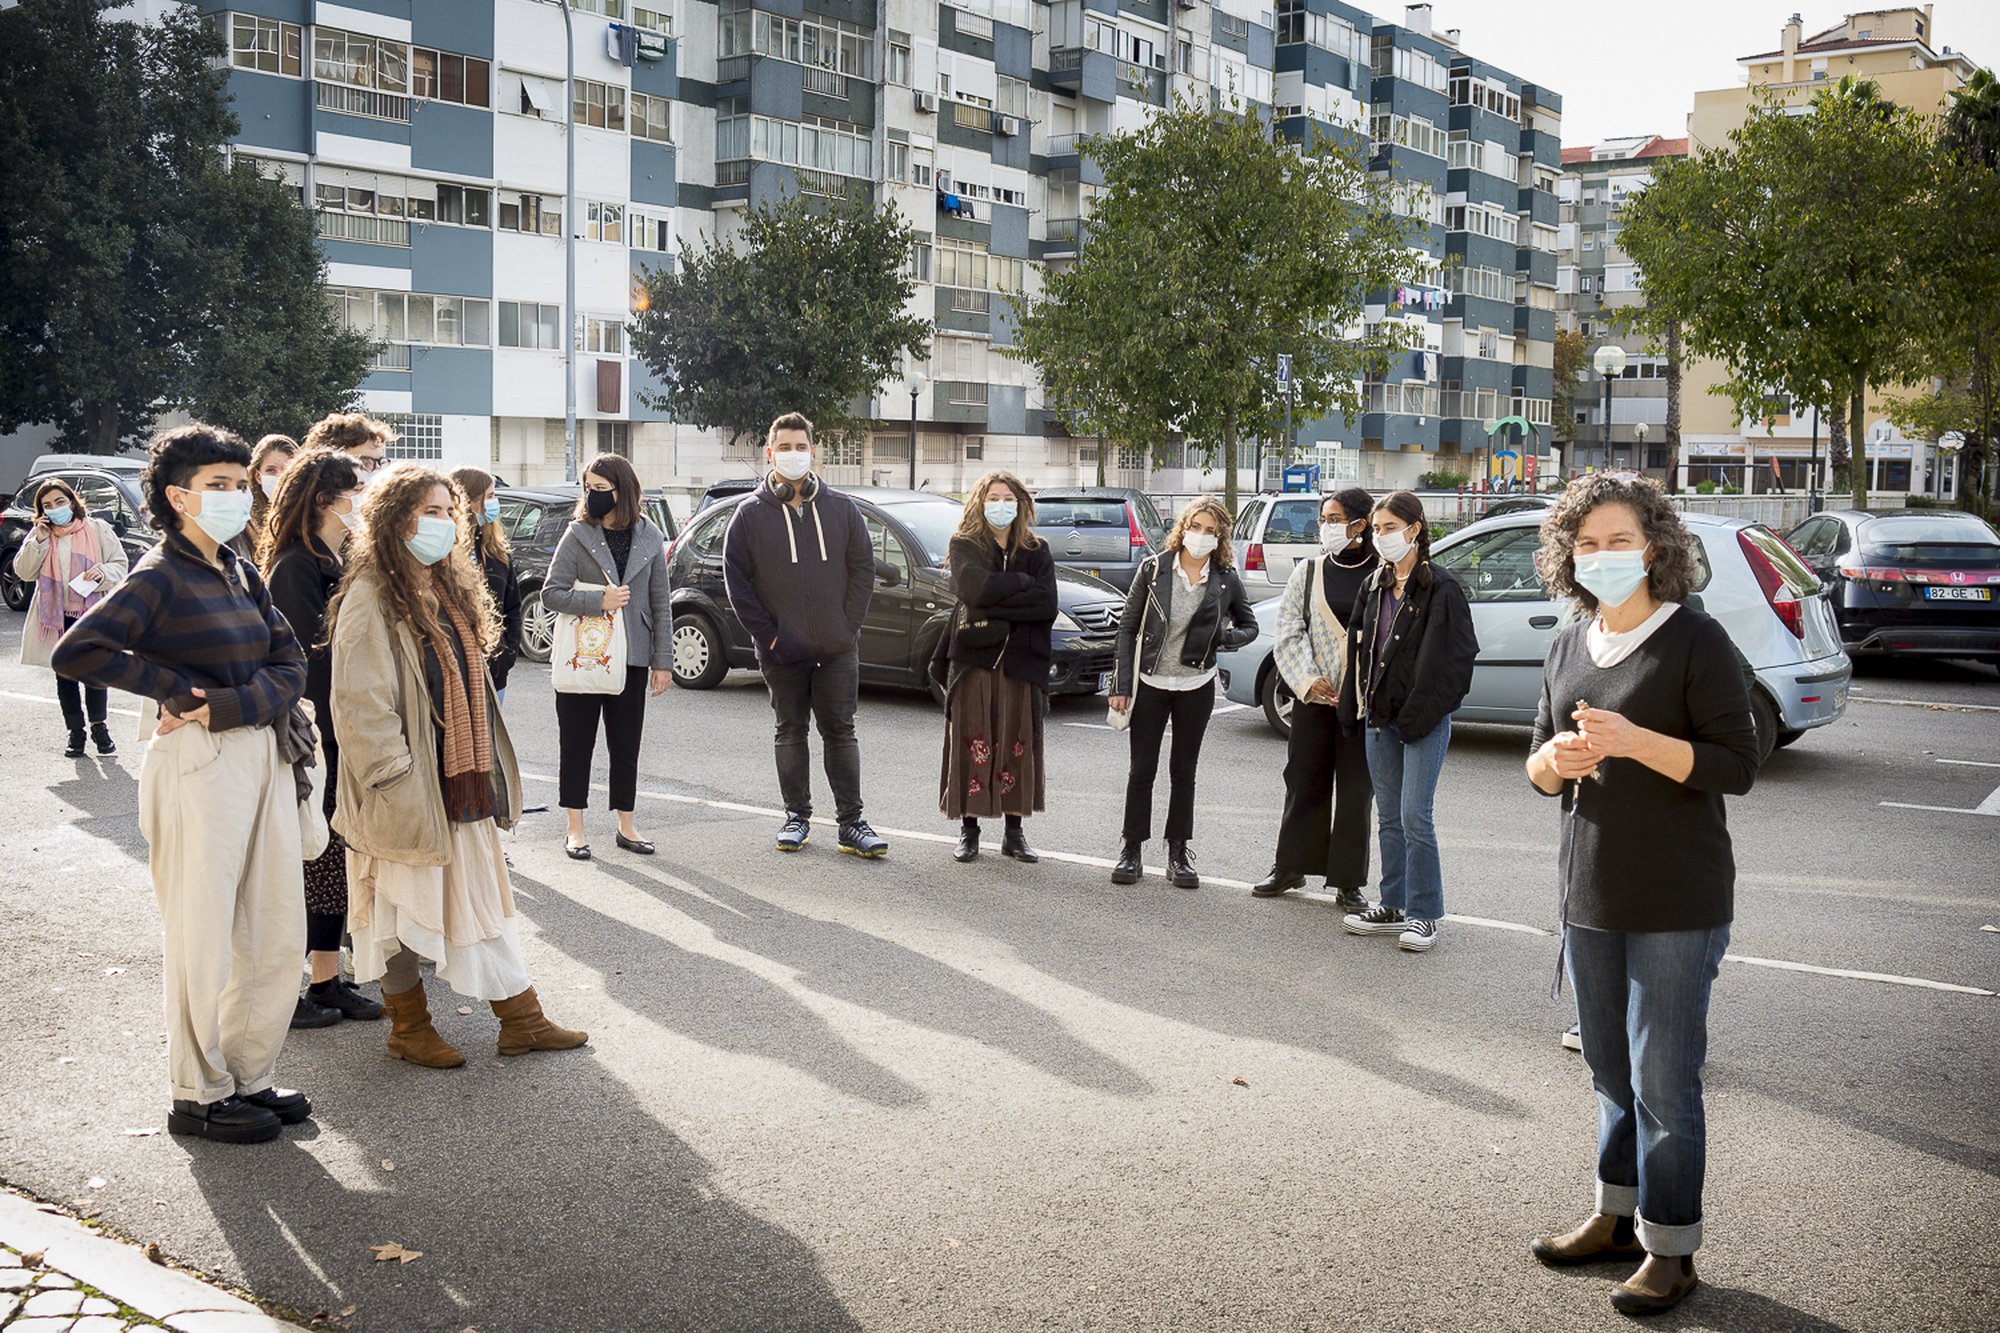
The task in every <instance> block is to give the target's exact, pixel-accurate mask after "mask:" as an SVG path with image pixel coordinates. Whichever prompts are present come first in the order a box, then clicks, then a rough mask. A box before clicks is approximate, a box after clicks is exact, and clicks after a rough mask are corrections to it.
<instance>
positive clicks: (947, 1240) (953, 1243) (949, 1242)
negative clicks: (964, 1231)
mask: <svg viewBox="0 0 2000 1333" xmlns="http://www.w3.org/2000/svg"><path fill="white" fill-rule="evenodd" d="M944 1243H945V1244H946V1245H948V1246H950V1247H951V1248H952V1249H954V1250H955V1249H957V1248H958V1247H959V1246H960V1245H962V1244H964V1242H963V1241H957V1240H953V1239H952V1238H951V1237H950V1236H946V1237H945V1238H944Z"/></svg>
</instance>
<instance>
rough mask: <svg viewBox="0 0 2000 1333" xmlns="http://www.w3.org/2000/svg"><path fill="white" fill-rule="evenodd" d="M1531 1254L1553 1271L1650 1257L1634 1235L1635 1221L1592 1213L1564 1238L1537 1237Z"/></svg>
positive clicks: (1529, 1247)
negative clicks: (1633, 1224)
mask: <svg viewBox="0 0 2000 1333" xmlns="http://www.w3.org/2000/svg"><path fill="white" fill-rule="evenodd" d="M1528 1251H1529V1253H1531V1254H1533V1255H1534V1256H1535V1257H1536V1258H1537V1259H1539V1260H1541V1261H1542V1262H1543V1263H1545V1264H1548V1265H1549V1266H1550V1267H1552V1268H1567V1267H1570V1266H1571V1265H1573V1264H1595V1263H1604V1262H1606V1261H1608V1260H1612V1259H1643V1258H1645V1257H1646V1251H1645V1249H1644V1247H1642V1246H1641V1245H1640V1244H1639V1241H1638V1238H1637V1237H1636V1236H1635V1235H1633V1233H1632V1219H1631V1218H1629V1217H1612V1216H1611V1215H1610V1214H1608V1213H1592V1214H1591V1215H1590V1217H1589V1218H1588V1219H1587V1220H1585V1222H1584V1223H1583V1225H1582V1226H1580V1227H1578V1228H1577V1229H1576V1230H1574V1231H1569V1232H1565V1233H1564V1234H1562V1235H1560V1236H1537V1237H1535V1239H1534V1241H1533V1242H1532V1243H1531V1244H1530V1245H1529V1246H1528Z"/></svg>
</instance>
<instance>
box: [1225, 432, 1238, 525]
mask: <svg viewBox="0 0 2000 1333" xmlns="http://www.w3.org/2000/svg"><path fill="white" fill-rule="evenodd" d="M1236 496H1237V489H1236V413H1234V412H1231V413H1230V414H1229V415H1228V417H1227V418H1225V419H1224V421H1223V424H1222V503H1223V505H1224V506H1225V507H1227V508H1228V510H1229V512H1230V513H1232V514H1234V513H1235V512H1236Z"/></svg>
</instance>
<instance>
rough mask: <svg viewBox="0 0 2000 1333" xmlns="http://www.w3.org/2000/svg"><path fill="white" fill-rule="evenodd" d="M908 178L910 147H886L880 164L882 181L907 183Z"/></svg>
mask: <svg viewBox="0 0 2000 1333" xmlns="http://www.w3.org/2000/svg"><path fill="white" fill-rule="evenodd" d="M909 178H910V146H909V145H908V144H906V143H892V144H889V145H887V148H886V151H885V154H884V160H883V163H882V179H883V180H885V181H907V180H908V179H909Z"/></svg>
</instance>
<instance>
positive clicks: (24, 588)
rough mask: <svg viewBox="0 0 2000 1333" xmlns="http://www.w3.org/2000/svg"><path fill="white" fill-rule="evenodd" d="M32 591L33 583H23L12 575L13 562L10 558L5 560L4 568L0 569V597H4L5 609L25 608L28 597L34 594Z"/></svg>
mask: <svg viewBox="0 0 2000 1333" xmlns="http://www.w3.org/2000/svg"><path fill="white" fill-rule="evenodd" d="M34 591H35V588H34V585H33V584H31V583H23V582H22V581H21V580H20V579H18V578H16V577H14V562H13V561H12V560H9V561H7V563H6V567H5V568H4V569H0V597H4V598H6V601H7V609H8V610H9V611H25V610H27V609H28V599H29V598H30V597H32V596H33V595H34Z"/></svg>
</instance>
